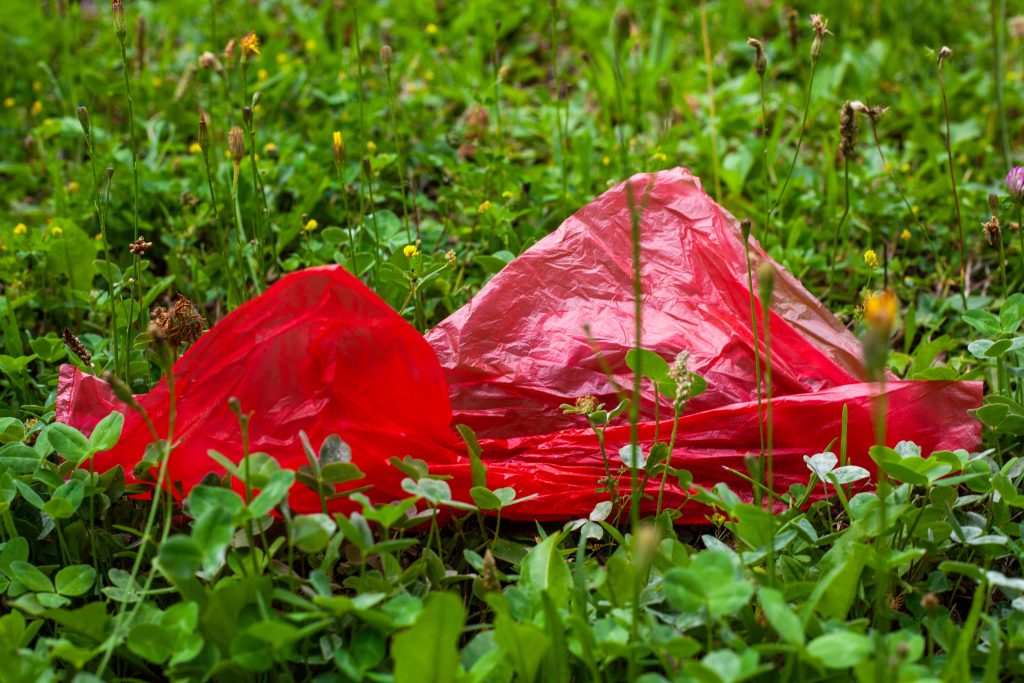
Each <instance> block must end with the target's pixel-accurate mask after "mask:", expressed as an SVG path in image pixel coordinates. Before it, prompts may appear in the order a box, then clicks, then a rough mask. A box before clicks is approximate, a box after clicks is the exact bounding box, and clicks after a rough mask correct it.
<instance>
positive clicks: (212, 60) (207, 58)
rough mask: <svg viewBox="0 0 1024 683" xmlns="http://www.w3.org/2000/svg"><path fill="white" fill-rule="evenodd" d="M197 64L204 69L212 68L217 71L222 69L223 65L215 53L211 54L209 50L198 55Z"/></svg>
mask: <svg viewBox="0 0 1024 683" xmlns="http://www.w3.org/2000/svg"><path fill="white" fill-rule="evenodd" d="M199 66H201V67H203V68H204V69H213V70H214V71H216V72H217V73H220V72H221V71H223V70H224V66H223V65H222V64H221V63H220V60H219V59H217V55H215V54H213V53H212V52H210V51H209V50H207V51H206V52H204V53H203V54H201V55H199Z"/></svg>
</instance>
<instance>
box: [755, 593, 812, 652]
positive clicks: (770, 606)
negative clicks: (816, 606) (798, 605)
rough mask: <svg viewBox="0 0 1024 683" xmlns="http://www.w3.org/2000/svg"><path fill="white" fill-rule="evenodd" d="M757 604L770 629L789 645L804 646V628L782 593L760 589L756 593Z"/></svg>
mask: <svg viewBox="0 0 1024 683" xmlns="http://www.w3.org/2000/svg"><path fill="white" fill-rule="evenodd" d="M757 599H758V602H760V603H761V609H762V610H763V611H764V616H765V618H766V619H767V620H768V623H769V624H771V625H772V628H774V629H775V631H776V632H777V633H778V634H779V636H781V637H782V639H783V640H785V641H786V642H787V643H789V644H790V645H796V646H798V647H801V646H803V644H804V627H803V624H802V623H801V622H800V617H798V616H797V615H796V612H794V611H793V608H791V607H790V606H789V604H788V603H787V602H786V600H785V598H783V597H782V593H780V592H779V591H777V590H775V589H774V588H767V587H761V588H760V589H759V590H758V591H757Z"/></svg>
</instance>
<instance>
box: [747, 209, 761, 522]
mask: <svg viewBox="0 0 1024 683" xmlns="http://www.w3.org/2000/svg"><path fill="white" fill-rule="evenodd" d="M744 230H746V227H745V228H744ZM743 238H744V239H743V255H744V256H745V257H746V262H747V290H748V292H749V294H750V297H749V298H750V329H751V330H752V331H753V333H754V383H755V386H756V389H757V435H758V441H759V443H760V446H761V452H760V454H759V456H760V457H759V458H758V471H759V472H760V474H761V475H762V476H761V477H760V479H761V484H762V485H763V484H764V483H765V482H764V472H765V469H764V458H765V434H764V402H763V392H764V382H763V378H762V376H761V375H762V373H761V333H760V330H758V325H757V305H756V303H755V296H754V270H753V266H752V264H751V262H750V236H749V235H744V236H743ZM755 504H756V505H758V506H760V505H761V493H760V491H759V490H758V491H755Z"/></svg>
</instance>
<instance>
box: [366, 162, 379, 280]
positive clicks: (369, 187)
mask: <svg viewBox="0 0 1024 683" xmlns="http://www.w3.org/2000/svg"><path fill="white" fill-rule="evenodd" d="M363 176H364V177H365V179H366V193H367V195H368V201H369V204H370V211H371V212H372V213H371V214H370V217H371V218H372V219H373V287H374V289H378V288H379V287H380V258H381V250H380V226H379V225H377V206H376V203H375V201H374V199H373V166H371V165H370V160H369V159H363Z"/></svg>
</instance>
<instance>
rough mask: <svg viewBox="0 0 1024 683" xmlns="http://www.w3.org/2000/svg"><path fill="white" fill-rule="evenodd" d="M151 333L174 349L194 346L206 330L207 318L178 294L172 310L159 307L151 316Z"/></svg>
mask: <svg viewBox="0 0 1024 683" xmlns="http://www.w3.org/2000/svg"><path fill="white" fill-rule="evenodd" d="M149 327H150V329H149V332H150V334H151V335H152V336H153V337H154V338H163V339H166V340H167V343H168V344H170V345H171V347H172V348H175V349H177V348H178V347H180V346H181V345H182V344H192V343H193V342H195V341H196V340H197V339H199V337H200V336H201V335H202V334H203V330H204V329H206V318H204V317H203V315H202V314H201V313H200V312H199V309H197V308H196V306H195V304H193V303H192V302H191V301H189V300H188V299H186V298H185V297H184V296H183V295H181V294H178V298H177V300H176V301H175V302H174V304H172V305H171V307H170V308H164V307H162V306H157V307H156V308H154V309H153V311H152V313H151V314H150V325H149Z"/></svg>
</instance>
